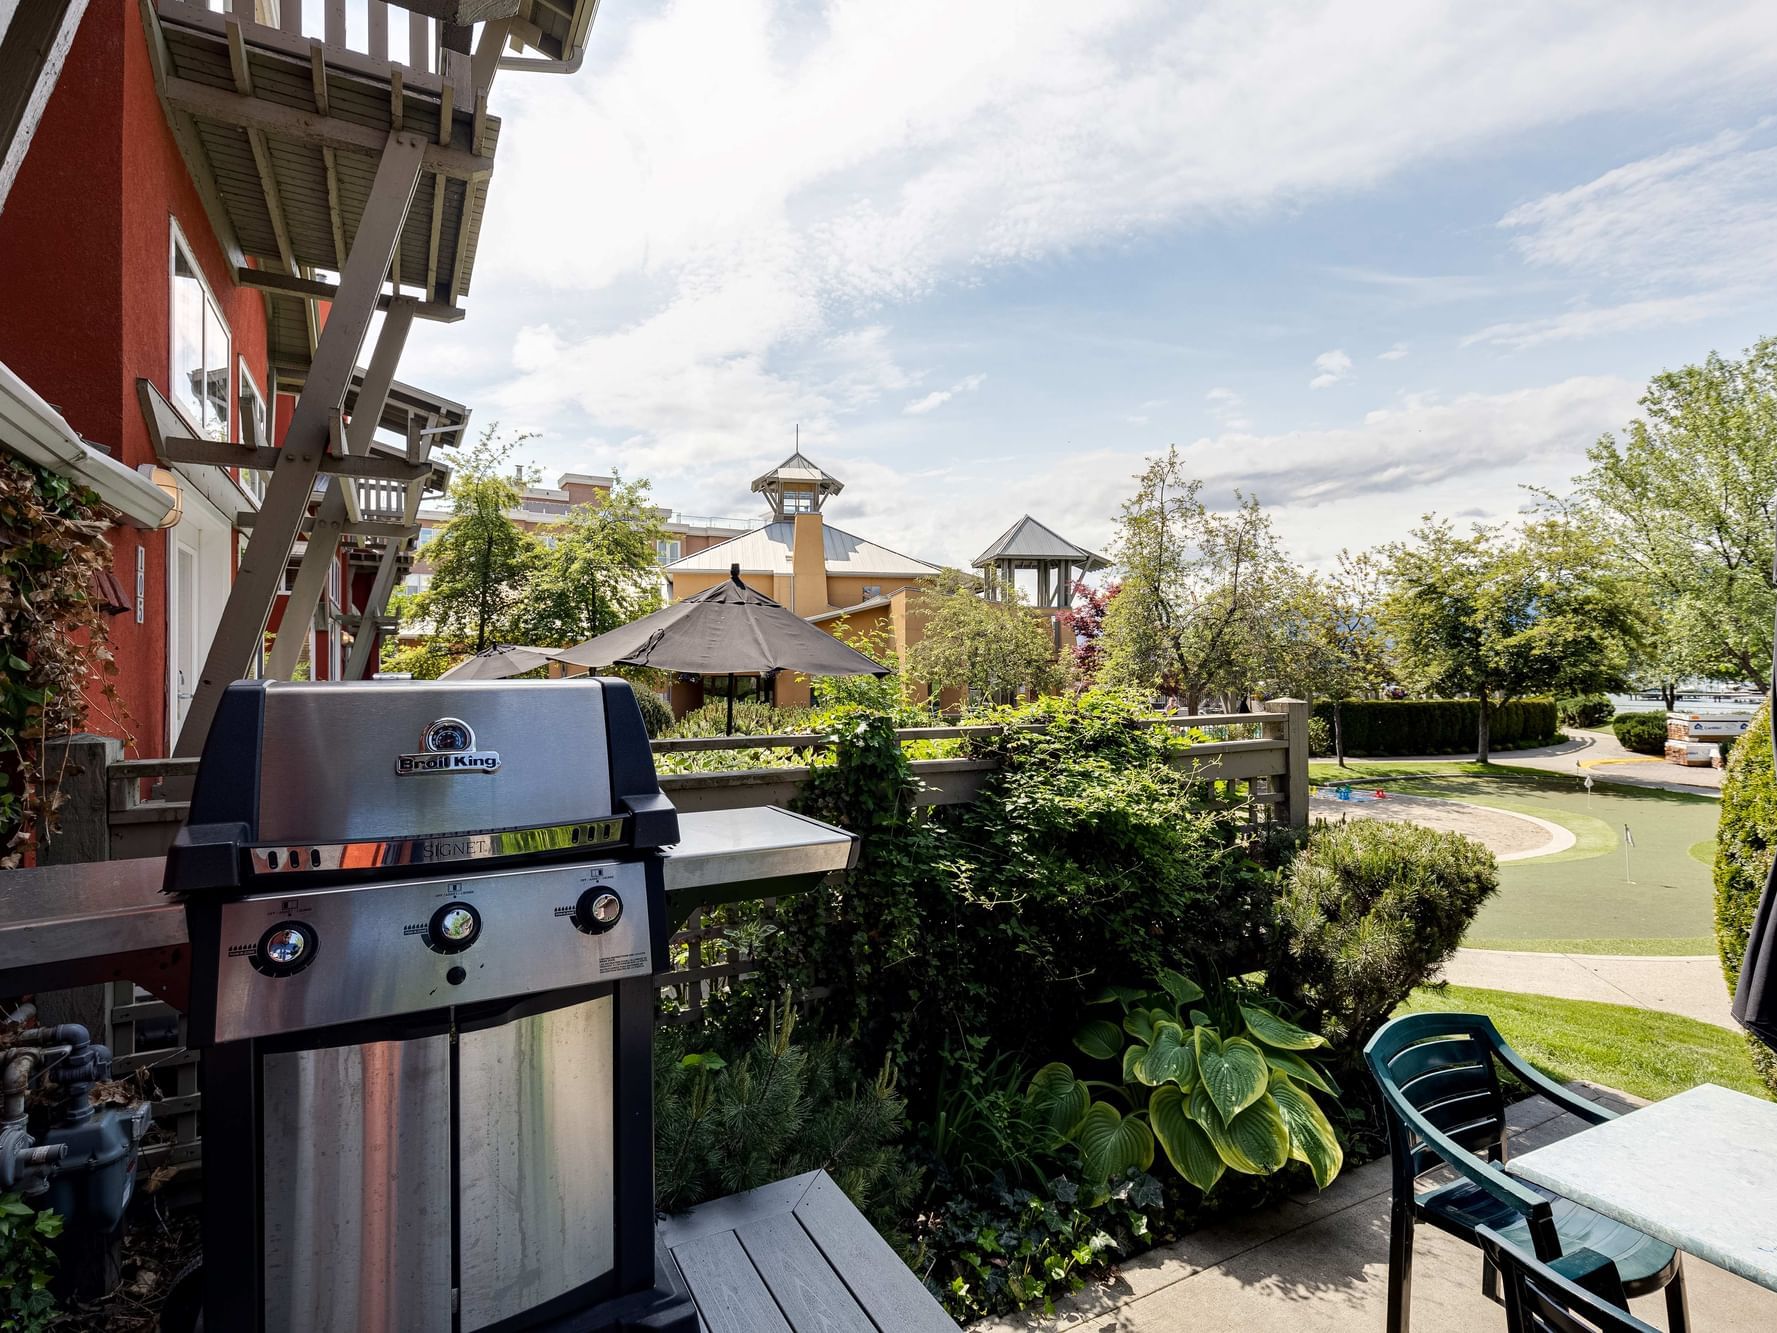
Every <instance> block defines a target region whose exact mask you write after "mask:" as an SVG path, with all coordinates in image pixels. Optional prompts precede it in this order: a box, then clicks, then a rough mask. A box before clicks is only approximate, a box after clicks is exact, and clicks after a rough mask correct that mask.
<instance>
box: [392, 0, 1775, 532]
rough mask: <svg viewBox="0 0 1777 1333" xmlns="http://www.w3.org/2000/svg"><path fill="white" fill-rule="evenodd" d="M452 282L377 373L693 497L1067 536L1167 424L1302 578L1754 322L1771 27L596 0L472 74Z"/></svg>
mask: <svg viewBox="0 0 1777 1333" xmlns="http://www.w3.org/2000/svg"><path fill="white" fill-rule="evenodd" d="M494 109H495V110H496V111H497V112H498V113H499V114H500V115H502V116H503V117H504V121H505V128H504V131H503V135H502V143H501V148H500V155H499V165H498V168H497V170H496V171H495V173H494V178H493V187H492V190H491V195H490V200H489V207H488V215H487V220H486V226H485V230H484V232H483V235H482V242H481V249H480V252H479V256H478V262H477V269H476V273H475V286H474V290H473V292H472V294H471V296H470V298H469V306H470V315H469V318H468V319H467V320H465V321H464V322H463V323H461V324H458V325H454V326H424V327H422V328H420V329H419V330H417V331H416V333H415V336H414V340H413V342H412V343H410V350H409V353H408V356H407V358H406V359H405V361H404V362H403V366H402V377H403V378H404V379H410V380H412V381H414V382H416V383H420V384H424V385H427V386H428V387H432V388H436V389H438V390H439V391H441V392H446V393H449V394H450V395H451V396H453V397H457V398H459V399H461V400H463V401H465V402H468V403H469V404H471V405H472V406H473V407H474V409H475V412H476V416H477V419H478V420H479V421H480V422H483V423H485V422H487V421H489V420H492V419H498V420H499V421H500V422H501V423H502V425H503V426H504V427H507V428H511V429H523V430H531V431H536V432H539V436H538V438H537V439H535V440H534V441H531V442H530V443H529V444H527V445H526V446H525V453H526V455H527V456H529V457H530V458H532V459H534V461H535V462H537V463H538V464H539V465H540V466H541V467H542V468H543V470H544V472H545V474H546V476H549V477H553V476H554V475H555V474H556V473H557V472H560V471H565V470H569V469H575V470H582V471H594V472H608V471H611V470H618V471H620V472H622V473H623V474H624V475H626V476H645V477H648V478H650V479H651V480H652V482H653V485H654V491H655V495H656V497H657V498H658V499H659V501H660V502H661V503H663V504H667V505H670V506H672V507H673V508H675V509H679V510H683V511H688V512H692V513H699V514H721V515H729V514H732V515H737V516H741V515H751V514H754V513H756V512H757V511H758V505H757V503H756V497H754V496H752V495H750V494H749V492H748V489H747V485H748V482H749V480H750V479H751V478H752V477H753V476H754V475H756V474H757V473H759V472H761V471H764V470H765V469H766V468H768V467H769V466H771V465H772V464H773V463H775V462H777V461H778V460H779V459H781V458H782V457H783V456H784V455H785V454H787V453H788V452H789V451H790V448H791V445H792V435H793V431H794V429H795V428H796V426H797V425H798V423H800V426H801V430H802V441H803V446H804V449H805V451H806V452H807V453H809V454H810V455H811V456H812V457H813V458H814V459H815V460H816V461H817V462H819V463H821V464H822V465H823V466H825V467H826V468H827V469H828V471H830V472H832V473H834V474H835V475H837V476H838V477H840V478H841V479H842V480H843V481H844V482H845V483H846V491H845V493H844V494H843V495H842V496H840V497H839V498H838V499H837V500H835V501H833V502H832V504H831V505H830V507H829V510H828V514H829V517H830V518H831V519H832V520H833V521H834V522H837V523H839V524H840V525H841V526H844V527H846V528H849V529H852V530H855V531H857V532H860V533H862V534H864V535H867V536H869V537H871V538H872V539H874V540H878V541H881V542H883V543H885V544H887V545H890V546H894V547H898V548H900V549H903V550H905V551H908V552H910V553H912V554H916V555H921V556H924V557H926V558H928V559H933V560H942V561H948V562H954V563H963V562H966V561H967V560H968V559H969V558H970V557H971V556H973V555H974V554H975V553H976V552H977V551H979V550H980V549H981V548H982V547H983V546H985V545H986V544H987V543H988V542H989V541H990V540H991V539H992V538H993V537H994V536H995V535H997V533H998V532H999V531H1000V530H1001V529H1002V528H1004V527H1005V526H1006V525H1007V524H1008V523H1009V522H1010V521H1011V520H1013V519H1014V518H1016V517H1017V516H1018V515H1019V514H1021V513H1024V512H1026V511H1028V512H1030V513H1033V514H1035V515H1036V516H1037V517H1038V518H1040V519H1042V520H1043V521H1044V522H1046V523H1048V524H1050V525H1051V526H1052V527H1055V528H1057V529H1058V530H1060V531H1061V532H1063V533H1065V534H1067V535H1069V536H1071V537H1073V538H1074V539H1075V540H1077V541H1081V542H1085V543H1087V544H1100V543H1103V542H1105V541H1107V540H1108V539H1109V537H1110V535H1111V532H1112V529H1113V522H1114V518H1115V515H1116V511H1117V506H1118V503H1119V502H1120V500H1121V499H1122V498H1123V497H1124V496H1126V495H1127V494H1128V493H1129V491H1130V489H1131V480H1130V478H1131V474H1133V473H1134V472H1136V471H1137V470H1138V469H1139V468H1140V466H1141V462H1142V459H1143V457H1144V456H1145V455H1148V454H1151V453H1154V452H1156V451H1160V450H1163V449H1165V447H1166V446H1167V445H1168V444H1169V443H1176V444H1177V445H1179V446H1180V448H1181V449H1183V450H1184V452H1185V456H1186V458H1187V459H1188V461H1189V462H1190V464H1191V466H1192V467H1193V468H1194V469H1195V471H1196V473H1197V474H1198V475H1200V476H1201V477H1202V478H1203V479H1204V481H1205V484H1206V486H1207V487H1208V488H1209V491H1210V493H1211V494H1212V495H1213V496H1215V497H1218V498H1223V499H1225V498H1228V497H1230V496H1231V494H1232V492H1233V490H1234V488H1236V487H1238V488H1241V489H1243V490H1246V491H1248V492H1251V493H1253V494H1256V495H1257V496H1259V498H1260V499H1261V500H1262V501H1263V502H1264V503H1265V504H1266V505H1267V506H1268V507H1270V508H1272V509H1273V510H1274V511H1275V512H1276V514H1277V519H1278V525H1279V528H1280V530H1281V532H1282V533H1283V535H1284V537H1285V539H1286V540H1287V541H1288V542H1289V544H1290V545H1291V546H1292V547H1293V548H1294V549H1295V550H1296V551H1297V553H1298V554H1299V555H1301V556H1303V557H1304V558H1306V559H1309V560H1313V561H1316V562H1319V561H1324V560H1326V559H1327V558H1329V557H1330V556H1331V555H1332V554H1334V553H1335V552H1337V550H1338V549H1339V548H1340V547H1342V546H1353V547H1359V546H1365V545H1369V544H1371V543H1374V542H1377V541H1381V540H1386V539H1388V538H1391V537H1394V536H1398V535H1400V534H1401V533H1403V532H1404V531H1405V530H1406V529H1407V528H1408V527H1409V526H1411V524H1412V523H1413V522H1414V520H1415V519H1416V518H1417V516H1418V515H1419V514H1421V513H1422V512H1424V511H1427V510H1437V511H1439V512H1442V513H1448V514H1457V515H1472V516H1476V517H1483V516H1486V517H1492V516H1498V515H1503V514H1508V513H1511V512H1513V511H1514V510H1515V509H1516V508H1517V506H1518V505H1519V503H1520V502H1521V492H1520V491H1519V484H1520V483H1525V482H1528V483H1538V484H1543V485H1552V486H1556V487H1560V486H1562V485H1564V484H1565V482H1566V481H1567V479H1568V478H1569V477H1571V476H1572V474H1573V473H1574V472H1575V471H1576V470H1577V468H1578V466H1579V465H1580V464H1581V462H1582V461H1583V456H1584V451H1585V448H1586V446H1587V444H1588V443H1590V442H1591V441H1592V440H1594V439H1595V438H1596V437H1597V435H1598V434H1599V433H1600V432H1601V431H1604V430H1608V429H1613V428H1618V427H1620V426H1621V425H1622V423H1623V422H1624V421H1626V420H1627V419H1629V418H1630V417H1631V416H1632V415H1633V414H1634V412H1635V405H1636V399H1637V397H1638V396H1639V394H1640V392H1641V389H1642V386H1643V385H1644V384H1645V382H1646V380H1647V378H1648V376H1649V375H1650V374H1652V373H1654V372H1656V371H1658V370H1660V369H1662V368H1665V367H1669V366H1676V365H1680V364H1684V363H1686V362H1689V361H1693V360H1697V359H1699V358H1701V357H1702V356H1704V355H1706V354H1707V353H1708V352H1709V351H1710V350H1711V349H1712V348H1714V349H1720V350H1722V351H1724V352H1735V351H1737V350H1738V349H1740V348H1742V347H1744V346H1746V345H1747V344H1748V343H1750V342H1751V341H1752V340H1753V339H1755V338H1757V337H1758V336H1759V335H1760V334H1762V333H1771V332H1777V312H1773V311H1772V309H1771V303H1772V297H1773V295H1774V294H1777V225H1774V224H1777V209H1774V208H1773V204H1774V203H1777V119H1773V114H1774V113H1777V8H1774V7H1772V6H1771V5H1769V4H1768V3H1763V4H1761V3H1748V4H1731V3H1713V2H1711V0H1703V2H1701V3H1698V4H1692V5H1674V4H1670V3H1647V4H1641V3H1632V2H1630V0H1609V2H1608V3H1597V4H1586V3H1577V2H1575V0H1565V2H1564V3H1562V4H1559V5H1550V4H1547V3H1527V4H1516V3H1495V4H1491V5H1475V4H1472V3H1471V4H1438V3H1432V2H1431V0H1411V2H1406V3H1398V4H1391V3H1383V2H1382V0H1353V2H1352V3H1296V4H1281V3H1280V4H1270V5H1266V6H1260V5H1256V4H1251V3H1243V2H1241V0H1229V2H1226V3H1222V2H1219V0H1201V2H1196V3H1179V2H1178V0H1172V2H1171V3H1162V2H1155V3H1143V2H1142V0H1095V2H1094V3H1092V4H1090V5H1079V4H1072V3H1062V2H1061V0H1053V2H1051V0H1024V2H1022V3H1019V2H1016V0H969V3H967V4H958V3H956V2H955V0H943V2H940V0H895V2H894V3H886V2H885V0H830V2H829V3H826V4H804V3H791V2H790V0H604V4H603V6H602V8H601V11H600V14H599V18H598V22H597V25H596V26H595V28H594V30H593V37H592V42H591V47H590V50H589V53H588V56H587V59H586V62H585V64H584V66H583V67H582V69H581V70H580V72H579V73H578V74H577V75H574V76H572V77H567V78H562V77H553V76H538V75H529V76H526V75H513V74H505V75H502V76H501V79H500V81H499V82H498V83H497V84H496V87H495V96H494Z"/></svg>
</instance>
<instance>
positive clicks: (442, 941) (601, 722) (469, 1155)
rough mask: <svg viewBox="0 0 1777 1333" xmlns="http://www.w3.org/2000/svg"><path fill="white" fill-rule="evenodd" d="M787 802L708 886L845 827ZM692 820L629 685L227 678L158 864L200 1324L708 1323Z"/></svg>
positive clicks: (813, 857) (713, 890)
mask: <svg viewBox="0 0 1777 1333" xmlns="http://www.w3.org/2000/svg"><path fill="white" fill-rule="evenodd" d="M747 813H753V812H747ZM760 813H764V812H760ZM772 813H777V814H780V815H781V812H772ZM782 817H783V818H784V819H787V820H790V821H791V823H792V824H794V825H795V826H796V828H794V829H792V831H791V832H790V834H789V835H788V836H784V835H783V833H782V831H781V830H780V831H779V833H778V835H777V836H775V837H773V838H771V839H768V840H766V841H770V842H774V843H776V844H777V846H776V847H775V848H771V847H761V846H760V845H758V844H759V843H760V841H761V840H760V839H758V838H754V839H752V844H753V845H752V846H751V847H750V848H749V847H746V846H742V845H741V844H744V843H746V842H747V839H746V838H744V837H742V838H738V839H736V838H732V837H730V838H729V839H728V840H729V841H731V842H733V843H735V846H734V848H733V850H734V851H735V852H736V853H737V854H738V855H735V856H730V857H728V858H726V859H725V860H723V859H708V860H705V861H704V862H703V864H702V865H701V866H700V868H699V869H698V871H697V872H696V873H697V878H698V879H699V881H700V883H699V888H700V890H702V891H703V892H705V893H707V894H709V895H710V896H712V897H713V896H715V895H717V894H719V893H720V891H721V889H722V880H723V877H724V873H725V872H724V869H723V867H724V866H727V867H728V871H727V873H728V874H729V875H730V877H732V876H733V875H749V876H755V877H762V878H772V879H780V878H784V877H788V878H792V879H793V878H795V877H797V876H800V877H803V878H804V879H812V878H813V877H818V876H819V875H820V874H823V873H825V872H826V871H827V870H830V869H833V868H836V867H837V866H839V865H843V864H844V863H845V860H846V858H847V856H848V855H849V842H850V840H849V838H848V837H847V836H846V835H844V834H843V833H841V832H840V831H838V830H834V829H831V828H829V827H827V826H825V825H819V824H816V823H815V822H814V821H802V820H796V819H795V818H794V817H790V816H782ZM803 830H805V832H804V831H803ZM723 840H724V839H723V835H720V834H719V835H718V836H717V838H716V842H718V843H721V842H722V841H723ZM679 841H680V831H679V825H678V817H677V814H676V812H675V811H674V809H673V807H672V806H671V804H670V803H669V802H668V801H667V800H666V799H665V798H664V797H663V796H662V795H661V793H660V789H659V784H658V782H657V781H656V779H655V775H654V769H653V762H652V757H651V755H650V752H649V748H648V743H647V738H646V735H645V733H644V731H643V728H642V722H641V716H640V712H639V710H638V709H637V707H636V703H635V700H634V697H633V696H632V695H631V693H630V690H629V687H628V686H627V684H625V683H624V682H622V681H612V680H586V681H551V682H533V683H524V684H512V683H470V684H463V685H452V684H444V683H411V684H410V683H400V684H394V683H387V682H379V683H365V684H320V685H301V684H283V683H270V684H268V683H264V682H241V683H239V684H236V685H234V686H231V687H230V688H229V690H228V691H227V693H226V695H225V697H224V699H223V702H222V705H221V708H220V710H219V712H218V713H217V716H216V720H215V723H214V725H213V726H212V729H211V732H210V736H209V741H208V744H207V745H206V747H205V751H204V758H203V762H202V766H201V768H200V770H199V774H198V778H197V784H196V788H195V790H194V793H193V798H192V806H191V817H190V820H189V822H188V824H187V826H186V827H185V829H184V830H182V831H181V833H180V834H179V837H178V839H177V841H176V843H175V845H174V847H173V850H172V852H171V853H170V855H169V856H168V859H167V864H166V880H165V885H166V888H167V890H168V891H169V892H171V893H173V894H175V895H177V896H178V898H179V900H180V901H182V902H183V904H184V910H185V914H186V919H187V926H188V930H189V937H190V942H191V985H190V1010H189V1015H190V1033H191V1042H192V1044H193V1045H194V1046H197V1047H199V1048H201V1049H202V1051H203V1057H202V1067H203V1097H204V1109H205V1116H204V1176H205V1191H204V1195H205V1205H204V1206H205V1215H204V1232H205V1272H206V1274H207V1275H208V1276H207V1278H206V1280H205V1283H204V1287H205V1295H204V1308H205V1327H206V1328H208V1329H210V1330H212V1333H215V1331H216V1330H230V1331H231V1333H232V1331H234V1330H265V1331H266V1333H332V1331H333V1330H339V1331H340V1333H347V1331H350V1333H383V1331H385V1330H386V1331H388V1333H394V1331H396V1330H401V1331H403V1333H405V1331H407V1330H414V1331H415V1333H439V1331H443V1330H450V1331H451V1333H477V1331H479V1330H491V1329H499V1330H505V1329H519V1328H527V1329H528V1328H557V1329H563V1330H566V1329H575V1330H583V1329H584V1330H591V1329H602V1328H631V1327H633V1328H644V1327H645V1328H649V1329H655V1330H671V1329H678V1328H681V1327H682V1328H685V1329H687V1330H690V1329H695V1327H696V1321H695V1317H694V1315H693V1313H692V1311H691V1308H690V1306H689V1305H688V1304H686V1303H685V1302H684V1301H683V1299H682V1298H681V1297H680V1296H678V1295H677V1294H676V1293H675V1292H674V1291H673V1290H672V1289H671V1288H670V1287H668V1286H657V1285H656V1266H655V1248H654V1247H655V1238H654V1211H653V1166H652V1161H653V1159H652V1132H653V1128H652V1105H651V1061H650V1050H651V1035H652V1029H653V1002H654V997H653V983H652V977H653V975H654V974H655V973H656V972H658V971H661V970H663V969H664V967H665V964H666V943H667V938H668V933H669V931H668V922H667V911H666V907H665V902H664V887H665V879H664V876H663V867H664V866H665V865H666V864H667V852H666V850H665V849H668V848H669V847H671V845H672V844H675V843H678V842H679ZM749 851H750V855H751V860H750V861H749V860H748V859H747V854H748V853H749Z"/></svg>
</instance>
